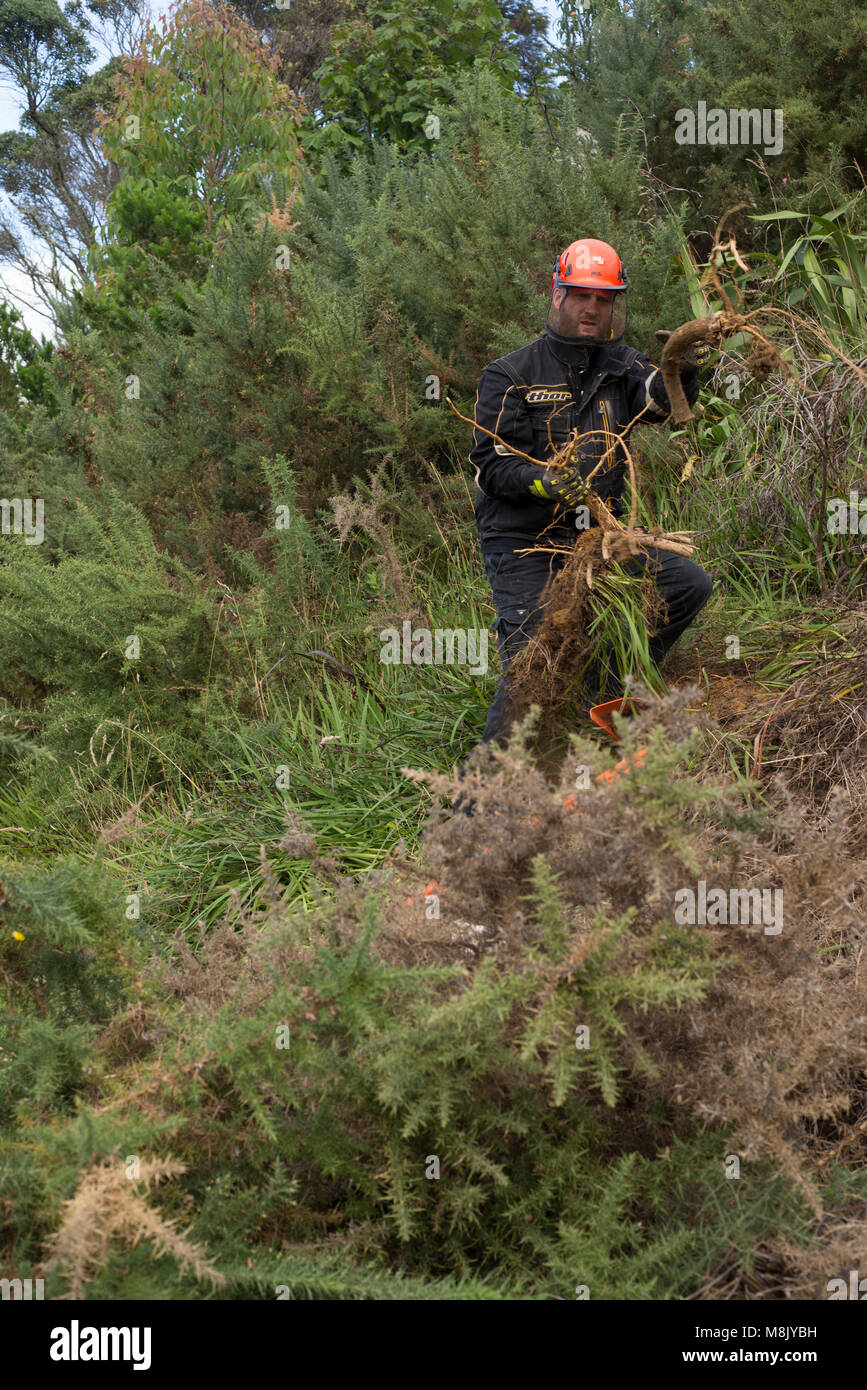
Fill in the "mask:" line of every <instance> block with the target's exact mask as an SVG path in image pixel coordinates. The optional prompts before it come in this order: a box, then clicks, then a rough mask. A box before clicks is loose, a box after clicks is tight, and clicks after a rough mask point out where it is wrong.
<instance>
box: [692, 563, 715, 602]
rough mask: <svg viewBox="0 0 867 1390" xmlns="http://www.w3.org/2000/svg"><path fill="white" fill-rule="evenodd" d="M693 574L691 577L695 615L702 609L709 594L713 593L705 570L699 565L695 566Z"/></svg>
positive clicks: (711, 584) (711, 581)
mask: <svg viewBox="0 0 867 1390" xmlns="http://www.w3.org/2000/svg"><path fill="white" fill-rule="evenodd" d="M694 568H695V574H694V575H693V577H692V593H693V603H694V605H695V611H696V613H697V612H698V611H699V609H700V608H704V606H705V604H706V603H707V601H708V599H709V598H710V596H711V594H712V593H713V580H712V579H711V577H710V575H709V574H708V572H707V570H703V569H702V568H701V566H700V565H695V566H694Z"/></svg>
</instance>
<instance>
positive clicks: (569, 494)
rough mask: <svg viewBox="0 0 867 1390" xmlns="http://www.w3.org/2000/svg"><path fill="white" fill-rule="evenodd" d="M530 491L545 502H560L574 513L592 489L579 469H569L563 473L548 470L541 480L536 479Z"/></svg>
mask: <svg viewBox="0 0 867 1390" xmlns="http://www.w3.org/2000/svg"><path fill="white" fill-rule="evenodd" d="M530 491H531V493H532V494H533V496H534V497H538V498H539V499H540V500H541V501H543V502H559V503H560V504H561V506H563V507H565V508H566V510H567V511H574V510H575V508H576V507H579V506H580V505H581V503H582V502H583V501H584V498H585V497H586V496H587V494H588V492H589V491H590V489H589V487H588V486H587V483H586V480H585V479H584V478H582V477H581V474H580V473H579V472H578V469H577V468H567V469H565V470H564V471H563V472H556V471H555V470H554V469H553V468H546V469H545V470H544V472H543V474H542V476H541V478H534V480H533V482H532V483H531V484H530Z"/></svg>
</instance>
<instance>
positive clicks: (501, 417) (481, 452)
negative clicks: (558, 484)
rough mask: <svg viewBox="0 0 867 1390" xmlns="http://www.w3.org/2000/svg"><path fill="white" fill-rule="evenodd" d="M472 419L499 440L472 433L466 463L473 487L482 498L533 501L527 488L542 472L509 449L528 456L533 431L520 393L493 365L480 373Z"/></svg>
mask: <svg viewBox="0 0 867 1390" xmlns="http://www.w3.org/2000/svg"><path fill="white" fill-rule="evenodd" d="M473 418H474V419H475V422H476V424H477V425H483V426H484V428H485V429H487V430H490V431H491V433H493V434H496V435H498V436H499V439H497V440H493V439H492V438H491V435H490V434H485V433H484V430H481V429H476V430H473V447H472V449H471V450H470V463H471V464H472V466H473V468H474V469H475V474H476V485H477V487H478V488H479V489H480V490H481V491H482V492H483V493H484V495H485V496H486V497H508V498H511V499H513V500H516V501H521V502H526V501H529V500H530V499H531V498H532V497H533V494H532V493H531V491H530V486H531V484H532V483H533V482H534V480H535V479H536V478H541V477H542V475H543V474H544V472H545V469H544V467H543V466H542V464H541V463H539V464H532V463H528V462H527V460H526V459H523V458H521V457H520V456H519V455H517V454H515V453H512V451H511V449H510V448H509V445H512V446H513V448H515V449H520V450H521V452H522V453H525V454H532V452H533V429H532V426H531V424H530V415H529V411H528V410H527V407H526V405H525V404H524V399H523V396H522V393H521V391H520V390H519V389H518V387H517V386H516V385H515V384H514V382H513V381H511V380H510V379H509V377H508V376H507V375H506V373H505V372H504V371H503V370H502V368H500V367H498V366H497V365H496V363H493V364H492V365H491V366H490V367H486V368H485V370H484V372H483V373H482V379H481V381H480V382H479V387H478V390H477V392H476V404H475V410H474V412H473ZM500 441H502V442H500Z"/></svg>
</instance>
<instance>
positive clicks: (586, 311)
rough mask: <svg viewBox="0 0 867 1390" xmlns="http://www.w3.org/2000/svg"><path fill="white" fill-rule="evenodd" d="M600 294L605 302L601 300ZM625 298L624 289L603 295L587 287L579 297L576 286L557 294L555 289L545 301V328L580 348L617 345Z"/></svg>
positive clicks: (623, 326) (622, 330)
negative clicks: (546, 310) (546, 313)
mask: <svg viewBox="0 0 867 1390" xmlns="http://www.w3.org/2000/svg"><path fill="white" fill-rule="evenodd" d="M603 293H604V294H605V300H604V301H602V300H601V299H600V296H601V295H602V294H603ZM609 296H610V298H609ZM626 296H627V292H626V290H625V289H623V290H608V291H604V292H603V291H597V290H589V288H588V290H587V291H585V293H584V294H582V293H581V289H580V288H578V287H576V288H570V289H565V288H562V289H561V290H560V293H559V294H558V293H557V289H556V288H555V289H553V290H552V291H551V298H550V300H549V302H548V317H547V322H546V326H547V327H548V328H550V329H551V331H552V333H556V334H557V336H558V337H559V338H562V339H563V340H564V341H566V342H570V343H575V344H576V345H577V346H579V347H598V346H599V345H600V344H601V343H619V342H621V341H622V340H623V336H624V334H625V332H626ZM558 300H559V301H561V302H560V303H559V304H558V303H557V301H558Z"/></svg>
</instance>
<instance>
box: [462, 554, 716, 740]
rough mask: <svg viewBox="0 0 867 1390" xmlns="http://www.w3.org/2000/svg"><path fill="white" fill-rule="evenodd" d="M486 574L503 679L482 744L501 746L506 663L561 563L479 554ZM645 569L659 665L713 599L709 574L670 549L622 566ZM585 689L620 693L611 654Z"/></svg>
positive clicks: (538, 613)
mask: <svg viewBox="0 0 867 1390" xmlns="http://www.w3.org/2000/svg"><path fill="white" fill-rule="evenodd" d="M482 559H483V560H484V564H485V572H486V574H487V576H488V581H489V583H490V585H491V589H492V590H493V595H494V603H495V604H496V607H497V621H496V623H495V624H494V627H495V630H496V633H497V646H498V649H499V653H500V665H501V669H502V675H501V677H500V682H499V684H498V686H497V690H496V693H495V695H494V698H493V700H492V702H491V704H490V706H489V708H488V718H487V722H486V724H485V730H484V733H483V734H482V742H483V743H490V742H491V740H492V739H496V740H497V741H498V742H503V741H504V739H505V737H506V735H507V734H508V731H509V727H510V724H511V722H512V721H511V717H510V714H509V710H508V706H507V686H506V679H505V677H506V672H507V670H508V668H509V665H510V663H511V662H512V660H513V659H514V657H515V656H516V655H517V653H518V652H519V651H520V650H521V648H522V647H524V646H526V644H527V642H529V640H530V638H531V637H532V635H533V633H534V632H535V631H536V629H537V628H538V626H539V624H540V622H541V621H542V610H541V609H540V607H539V599H540V596H541V593H542V590H543V589H544V587H545V585H546V583H547V582H548V578H549V576H550V575H552V574H556V573H558V571H559V570H560V569H561V568H562V566H563V565H564V564H565V556H561V555H550V556H549V555H544V554H541V553H540V554H535V555H516V554H515V553H514V551H506V552H505V553H503V554H499V555H492V554H488V553H486V552H485V551H484V550H483V551H482ZM645 566H647V567H648V569H649V572H650V574H651V575H652V576H653V579H654V581H655V583H656V587H657V589H658V591H659V595H660V599H661V600H662V602H661V604H660V611H659V615H658V621H657V625H656V629H655V631H654V633H653V635H652V636H651V640H650V654H651V656H652V658H653V660H654V662H655V663H656V665H657V666H658V665H660V664H661V662H662V660H663V658H664V656H665V654H666V652H667V651H668V649H669V648H670V647H671V646H672V645H673V644H674V642H676V641H677V639H678V637H679V636H680V634H681V633H682V632H683V631H684V630H685V629H686V628H687V627H689V625H690V623H691V622H692V621H693V619H694V618H695V617H696V615H697V613H698V612H699V611H700V610H701V609H702V608H703V607H704V605H705V604H706V603H707V601H708V599H709V598H710V595H711V590H712V588H713V584H712V582H711V578H710V575H709V574H707V573H706V572H705V571H704V570H703V569H702V568H701V566H700V565H697V564H695V562H694V561H693V560H687V559H686V558H685V557H684V556H682V555H673V554H672V553H671V552H670V551H668V550H657V549H656V548H655V547H654V546H649V547H648V553H647V555H644V554H642V555H639V556H635V557H634V558H633V559H630V560H629V561H627V562H626V564H625V565H624V568H625V569H626V570H627V571H628V572H630V573H632V574H640V573H641V572H642V570H643V569H644V568H645ZM585 681H586V683H585V689H586V690H587V692H588V694H592V695H593V696H594V697H595V700H594V701H593V702H594V703H598V702H601V701H602V700H613V699H615V697H616V696H618V695H620V694H621V693H622V689H623V686H622V683H621V679H620V673H619V672H617V671H616V670H614V669H613V663H612V662H611V660H610V656H604V657H602V658H597V659H596V660H595V661H594V663H593V664H592V665H591V666H590V668H589V669H588V672H587V676H586V678H585Z"/></svg>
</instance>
